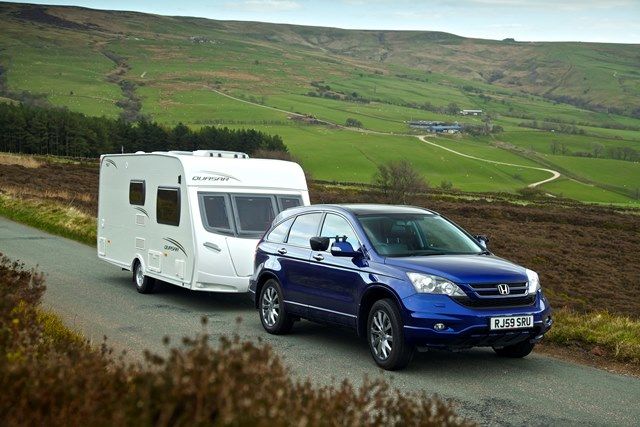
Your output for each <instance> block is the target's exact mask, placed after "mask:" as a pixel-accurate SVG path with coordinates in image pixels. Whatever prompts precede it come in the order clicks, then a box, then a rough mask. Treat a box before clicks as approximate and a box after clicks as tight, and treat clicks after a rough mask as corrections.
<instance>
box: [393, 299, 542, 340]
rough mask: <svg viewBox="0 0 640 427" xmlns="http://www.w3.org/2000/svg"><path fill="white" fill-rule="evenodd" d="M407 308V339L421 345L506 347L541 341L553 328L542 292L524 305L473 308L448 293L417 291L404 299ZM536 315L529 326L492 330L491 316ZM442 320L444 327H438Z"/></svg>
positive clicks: (405, 332)
mask: <svg viewBox="0 0 640 427" xmlns="http://www.w3.org/2000/svg"><path fill="white" fill-rule="evenodd" d="M402 302H403V305H404V308H405V312H404V315H405V319H404V324H405V326H404V335H405V340H407V342H409V343H410V344H412V345H415V346H417V347H426V348H429V347H431V348H446V349H462V348H470V347H504V346H508V345H513V344H517V343H519V342H522V341H525V340H529V341H533V342H537V341H540V340H541V339H542V337H543V336H544V334H545V333H546V332H547V331H548V330H549V329H550V328H551V325H552V324H553V320H552V318H551V307H550V306H549V303H548V301H547V299H546V298H545V297H544V295H543V294H542V292H538V293H537V295H536V298H535V301H534V303H533V304H532V305H529V306H524V307H503V308H495V307H494V308H490V309H483V308H472V307H466V306H463V305H461V304H459V303H457V302H455V301H454V300H452V299H451V298H449V297H447V296H444V295H426V294H415V295H412V296H410V297H407V298H405V299H403V300H402ZM518 315H533V322H534V326H533V327H532V328H529V329H511V330H502V331H492V330H490V329H489V319H490V318H491V317H500V316H518ZM438 323H441V324H443V325H444V329H442V330H436V329H435V325H436V324H438Z"/></svg>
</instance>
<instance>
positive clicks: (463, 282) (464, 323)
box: [249, 205, 551, 348]
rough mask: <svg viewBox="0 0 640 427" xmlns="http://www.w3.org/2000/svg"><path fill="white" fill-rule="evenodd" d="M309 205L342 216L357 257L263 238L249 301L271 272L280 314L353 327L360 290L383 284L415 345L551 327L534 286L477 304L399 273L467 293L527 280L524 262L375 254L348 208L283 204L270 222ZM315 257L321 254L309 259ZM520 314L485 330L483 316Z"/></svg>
mask: <svg viewBox="0 0 640 427" xmlns="http://www.w3.org/2000/svg"><path fill="white" fill-rule="evenodd" d="M315 211H321V212H324V213H333V214H338V215H340V216H342V217H343V218H345V219H347V220H348V221H349V222H350V224H351V225H352V227H353V229H354V231H355V232H356V235H357V237H358V239H359V240H360V242H361V243H362V245H363V248H361V249H360V250H361V251H362V252H363V256H360V257H354V258H349V257H338V256H334V255H331V253H330V252H329V251H323V252H318V251H313V250H311V249H310V248H301V247H295V246H292V245H288V244H287V243H271V242H268V241H266V240H265V239H264V238H263V239H262V240H261V242H260V243H259V244H258V247H257V249H256V256H255V270H254V274H253V276H252V278H251V284H250V287H249V290H250V292H251V293H252V296H253V298H254V303H255V305H256V307H257V306H258V295H259V292H260V286H261V284H262V283H264V281H265V280H266V278H275V279H277V280H278V282H279V283H280V284H281V288H282V290H283V293H284V300H285V301H284V304H285V309H286V310H287V312H289V313H291V314H294V315H297V316H300V317H304V318H308V319H311V320H317V321H321V322H325V323H335V324H339V325H344V326H349V327H352V328H355V329H356V330H358V332H359V333H362V332H363V329H362V324H363V323H362V322H366V317H367V315H368V313H365V312H363V311H362V309H361V308H362V302H363V301H364V299H365V296H366V295H367V293H368V292H372V291H375V290H378V289H383V290H384V291H386V292H388V293H389V295H392V297H393V299H394V300H395V301H396V303H397V304H398V306H399V308H400V313H401V316H402V320H403V323H404V335H405V339H406V340H407V341H408V342H410V343H411V344H414V345H417V346H421V347H443V348H457V347H471V346H475V345H496V344H497V345H500V342H501V341H500V339H502V338H505V339H507V340H508V342H509V344H513V343H516V342H519V341H523V340H525V339H535V340H538V339H540V338H541V337H542V335H544V333H545V332H546V331H548V329H549V328H550V327H551V320H550V319H551V317H550V315H551V307H550V306H549V303H548V301H547V299H546V298H545V297H544V294H543V293H542V291H541V290H540V291H538V292H536V294H535V298H534V301H533V303H531V304H530V305H525V306H516V307H493V308H477V307H469V306H465V305H463V304H461V303H460V302H458V301H456V300H454V299H453V298H451V297H449V296H446V295H434V294H427V293H418V292H416V290H415V288H414V286H413V284H412V283H411V282H410V281H409V278H408V276H407V274H406V273H407V272H417V273H426V274H433V275H437V276H441V277H444V278H446V279H448V280H450V281H452V282H453V283H456V284H457V285H458V286H459V287H460V288H461V289H462V290H463V291H464V292H465V293H466V294H468V295H469V298H470V299H473V291H472V290H471V288H470V287H469V284H470V283H473V284H483V283H488V284H491V283H525V282H527V281H528V278H527V275H526V270H525V268H523V267H521V266H519V265H516V264H514V263H511V262H509V261H506V260H504V259H501V258H499V257H496V256H494V255H491V254H482V255H437V256H415V257H406V258H393V257H384V256H380V255H379V254H377V253H376V252H375V250H373V246H372V245H371V243H370V242H369V240H368V238H367V236H366V234H365V233H364V231H363V230H362V228H361V226H360V223H359V222H358V220H357V216H356V215H355V214H354V213H353V212H352V211H351V209H349V208H347V207H342V206H339V205H320V206H318V205H316V206H308V207H300V208H295V209H289V210H287V211H285V212H283V213H281V214H280V215H279V216H278V217H277V218H276V219H275V220H274V227H275V226H276V225H277V224H279V223H280V222H283V221H284V220H286V219H288V218H291V217H292V216H297V215H299V214H304V213H309V212H315ZM428 212H430V211H428ZM272 228H273V227H272ZM266 235H268V232H267V234H265V236H266ZM281 249H286V251H287V252H286V253H285V254H281V253H279V252H278V250H281ZM317 255H322V257H323V259H320V260H317V259H315V258H314V256H317ZM520 314H528V315H533V316H534V328H533V329H527V330H510V331H489V318H490V317H497V316H510V315H520ZM436 323H444V324H445V325H446V329H444V330H441V331H436V330H435V329H434V325H435V324H436ZM491 343H493V344H491Z"/></svg>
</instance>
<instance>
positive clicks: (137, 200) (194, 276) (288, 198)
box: [98, 150, 309, 293]
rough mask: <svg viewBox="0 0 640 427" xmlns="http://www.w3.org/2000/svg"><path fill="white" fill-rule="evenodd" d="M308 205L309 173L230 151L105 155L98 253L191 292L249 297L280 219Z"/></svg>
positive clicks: (145, 285)
mask: <svg viewBox="0 0 640 427" xmlns="http://www.w3.org/2000/svg"><path fill="white" fill-rule="evenodd" d="M308 204H309V192H308V190H307V182H306V180H305V176H304V173H303V171H302V168H301V167H300V166H299V165H298V164H296V163H293V162H286V161H282V160H268V159H250V158H249V156H247V155H246V154H244V153H234V152H227V151H206V150H201V151H194V152H182V151H180V152H178V151H169V152H153V153H144V152H138V153H135V154H108V155H103V156H101V158H100V189H99V199H98V257H99V258H100V259H103V260H105V261H108V262H110V263H112V264H115V265H117V266H119V267H121V268H122V269H125V270H130V271H132V272H133V280H134V283H135V285H136V288H137V289H138V291H139V292H142V293H147V292H151V291H152V290H153V286H154V283H155V280H156V279H159V280H162V281H164V282H168V283H172V284H174V285H178V286H181V287H184V288H187V289H193V290H199V291H212V292H246V291H247V288H248V286H249V277H250V276H251V274H252V273H253V257H254V254H255V249H256V245H257V243H258V240H259V239H260V237H262V234H263V233H264V232H265V231H266V230H267V228H269V226H270V225H271V221H272V220H273V219H274V218H275V216H276V215H277V214H278V213H279V212H281V211H283V210H285V209H287V208H290V207H294V206H299V205H308Z"/></svg>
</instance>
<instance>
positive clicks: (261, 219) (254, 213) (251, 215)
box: [233, 196, 276, 235]
mask: <svg viewBox="0 0 640 427" xmlns="http://www.w3.org/2000/svg"><path fill="white" fill-rule="evenodd" d="M233 201H234V207H235V215H236V219H237V224H238V232H239V233H241V234H257V235H260V234H262V233H264V231H265V230H268V229H269V227H271V222H272V221H273V219H274V218H275V217H276V210H275V206H274V204H273V197H271V196H233Z"/></svg>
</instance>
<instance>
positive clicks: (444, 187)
mask: <svg viewBox="0 0 640 427" xmlns="http://www.w3.org/2000/svg"><path fill="white" fill-rule="evenodd" d="M440 189H441V190H452V189H453V182H451V181H447V180H445V179H443V180H442V182H440Z"/></svg>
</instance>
